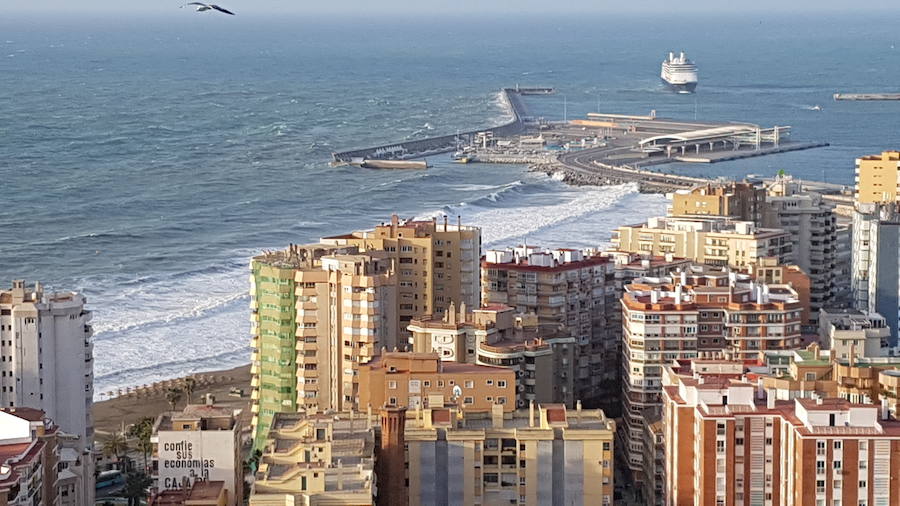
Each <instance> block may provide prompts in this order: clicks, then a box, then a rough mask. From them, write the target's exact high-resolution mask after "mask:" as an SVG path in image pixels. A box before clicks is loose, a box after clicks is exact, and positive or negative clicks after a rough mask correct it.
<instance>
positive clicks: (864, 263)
mask: <svg viewBox="0 0 900 506" xmlns="http://www.w3.org/2000/svg"><path fill="white" fill-rule="evenodd" d="M898 252H900V204H896V203H885V204H877V203H857V204H856V208H855V209H854V211H853V269H852V271H851V277H852V280H851V282H852V285H851V289H852V294H853V302H854V305H855V306H856V308H857V309H859V310H860V311H864V312H866V313H879V314H881V315H882V316H883V317H884V319H885V321H886V322H887V326H888V327H889V328H890V329H891V334H892V338H891V341H890V342H889V343H888V344H889V345H890V346H896V345H897V332H898V319H900V316H898V313H900V254H898Z"/></svg>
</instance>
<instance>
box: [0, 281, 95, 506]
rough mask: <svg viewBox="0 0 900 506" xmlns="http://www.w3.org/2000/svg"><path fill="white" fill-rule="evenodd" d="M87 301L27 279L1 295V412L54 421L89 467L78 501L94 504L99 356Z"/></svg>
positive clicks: (84, 471) (79, 489) (79, 457)
mask: <svg viewBox="0 0 900 506" xmlns="http://www.w3.org/2000/svg"><path fill="white" fill-rule="evenodd" d="M86 302H87V300H86V299H85V297H84V296H83V295H81V294H79V293H75V292H65V293H63V292H60V293H50V292H45V291H44V289H43V287H42V286H41V284H40V283H35V284H34V285H33V286H26V284H25V282H24V281H22V280H16V281H13V284H12V289H10V290H3V291H0V356H2V358H3V360H2V361H0V407H3V408H24V407H28V408H34V409H38V410H41V411H43V412H44V413H45V415H46V416H47V417H48V418H50V419H51V420H53V422H54V423H55V424H56V425H57V426H58V427H59V431H60V432H62V433H65V434H66V435H67V437H66V440H67V445H68V446H71V447H72V448H71V449H70V450H68V451H67V452H66V454H67V455H68V454H70V453H72V452H74V453H75V455H76V457H77V458H78V459H79V462H80V464H79V469H81V467H80V466H84V469H83V470H82V471H79V473H82V472H83V476H84V479H85V480H87V481H86V482H85V483H84V484H83V486H81V487H78V492H79V493H80V494H83V495H82V496H81V497H79V498H78V501H80V502H82V503H83V504H93V502H94V471H93V469H94V467H93V466H94V462H93V458H92V457H91V456H90V448H91V447H92V445H93V438H94V422H93V419H92V416H91V408H92V406H93V397H94V372H93V371H94V357H93V343H92V342H91V337H92V336H93V329H92V328H91V324H90V323H91V319H92V313H91V311H88V310H86V309H85V304H86Z"/></svg>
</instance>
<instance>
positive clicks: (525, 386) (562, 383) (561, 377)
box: [409, 304, 575, 408]
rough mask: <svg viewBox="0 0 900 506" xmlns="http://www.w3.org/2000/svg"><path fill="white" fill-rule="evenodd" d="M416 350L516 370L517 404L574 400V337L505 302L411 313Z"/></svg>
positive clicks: (413, 346)
mask: <svg viewBox="0 0 900 506" xmlns="http://www.w3.org/2000/svg"><path fill="white" fill-rule="evenodd" d="M409 330H410V332H411V333H412V337H411V338H410V341H411V344H412V349H413V351H414V352H419V353H429V352H434V353H437V354H438V355H440V357H441V360H443V361H445V362H458V363H467V364H479V365H490V366H498V367H503V368H506V369H509V370H512V371H514V372H515V373H516V377H517V378H518V381H519V384H518V386H517V389H516V390H517V393H518V399H517V401H516V404H517V406H518V407H519V408H524V407H525V406H528V404H529V403H530V402H536V403H539V404H556V403H561V404H565V405H566V406H569V407H574V406H575V389H574V386H573V385H574V382H573V380H574V377H575V338H573V337H571V336H569V335H568V334H562V335H560V333H559V331H558V330H556V329H551V328H546V327H544V328H542V327H540V326H539V325H537V317H536V316H535V315H516V314H515V310H514V309H513V308H511V307H508V306H504V305H502V304H492V305H489V306H485V307H483V308H481V309H478V310H476V311H470V312H467V311H466V309H465V306H463V307H462V308H460V311H459V313H457V312H456V311H454V310H453V305H452V304H451V306H450V310H448V311H446V312H444V314H443V315H441V316H438V317H433V316H424V317H420V318H415V319H413V321H412V323H411V324H410V326H409Z"/></svg>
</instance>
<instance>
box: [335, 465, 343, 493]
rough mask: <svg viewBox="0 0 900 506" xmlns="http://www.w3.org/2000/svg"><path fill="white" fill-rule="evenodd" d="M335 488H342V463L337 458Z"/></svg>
mask: <svg viewBox="0 0 900 506" xmlns="http://www.w3.org/2000/svg"><path fill="white" fill-rule="evenodd" d="M337 489H338V490H344V464H343V463H342V462H341V459H337Z"/></svg>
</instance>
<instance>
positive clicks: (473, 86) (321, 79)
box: [0, 7, 900, 393]
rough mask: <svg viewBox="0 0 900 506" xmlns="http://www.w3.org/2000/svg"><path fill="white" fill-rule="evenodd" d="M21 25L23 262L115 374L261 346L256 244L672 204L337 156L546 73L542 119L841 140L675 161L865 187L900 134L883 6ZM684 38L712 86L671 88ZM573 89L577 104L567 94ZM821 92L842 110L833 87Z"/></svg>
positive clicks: (229, 357) (439, 163) (4, 123)
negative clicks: (74, 303)
mask: <svg viewBox="0 0 900 506" xmlns="http://www.w3.org/2000/svg"><path fill="white" fill-rule="evenodd" d="M249 10H251V9H250V8H249V7H244V8H243V10H242V11H241V12H239V16H236V17H234V18H231V17H225V16H204V15H194V14H193V13H189V12H185V11H180V10H178V9H174V10H173V12H172V15H171V16H156V17H150V18H137V17H135V18H127V17H121V16H119V17H106V18H103V17H98V18H91V17H87V16H85V17H74V18H72V17H69V18H65V17H62V16H61V17H59V18H52V17H51V18H47V17H42V18H18V19H17V18H9V17H4V18H3V19H0V230H2V232H3V233H2V237H3V240H2V241H0V282H2V283H4V284H6V283H8V282H9V281H10V280H12V279H18V278H25V279H28V280H35V279H39V280H41V281H43V282H45V283H46V284H47V285H48V286H50V287H52V288H57V289H74V290H80V291H83V292H85V293H86V295H87V296H88V299H89V302H90V306H91V308H92V309H93V310H94V311H95V324H94V328H95V333H96V334H95V376H96V388H95V390H96V391H97V392H98V393H100V392H108V391H111V390H113V389H115V388H119V387H123V386H129V385H139V384H143V383H148V382H151V381H155V380H158V379H162V378H167V377H174V376H178V375H182V374H184V373H188V372H195V371H202V370H211V369H218V368H224V367H231V366H236V365H240V364H242V363H246V362H247V361H248V358H249V349H248V343H249V333H248V332H249V324H248V323H247V322H248V314H249V313H248V310H247V302H248V301H247V297H246V295H245V293H246V291H247V284H248V282H247V277H248V269H247V261H248V258H249V257H250V256H251V255H252V254H254V253H255V252H258V251H259V250H261V249H263V248H278V247H282V246H284V245H286V244H287V243H289V242H295V243H297V242H306V241H314V240H316V239H317V238H318V237H320V236H322V235H325V234H331V233H335V232H340V231H347V230H350V229H355V228H362V227H368V226H371V225H373V224H374V223H377V222H380V221H383V220H386V219H388V217H389V216H390V214H391V213H392V212H397V213H399V214H400V215H402V216H407V217H413V216H419V217H426V216H433V215H436V214H447V215H450V216H452V217H455V216H457V215H459V216H462V219H463V220H464V222H466V223H473V224H477V225H481V226H483V227H484V231H483V234H484V241H485V243H486V244H487V245H488V246H498V247H499V246H507V245H515V244H517V243H520V242H522V241H524V240H527V241H528V243H529V244H541V245H547V246H563V245H565V246H575V247H588V246H602V245H604V244H606V243H608V240H609V232H610V230H611V229H613V228H615V226H617V225H618V224H621V223H635V222H640V221H642V220H644V219H645V218H646V217H648V216H652V215H658V214H661V213H663V212H664V210H665V199H664V197H662V196H660V195H641V194H639V193H637V192H636V191H635V188H634V187H631V186H618V187H609V188H595V187H585V188H572V187H567V186H566V185H564V184H562V183H561V182H559V181H557V180H556V179H555V178H553V177H548V176H545V175H543V174H534V173H528V172H527V171H526V168H525V167H522V166H492V165H480V164H472V165H457V164H452V163H450V160H449V159H448V157H446V156H441V157H434V158H433V159H431V160H430V161H431V162H432V163H433V164H434V167H433V168H431V169H429V170H427V171H372V170H363V169H357V168H349V167H340V168H332V167H329V166H328V161H329V160H330V153H331V152H332V151H334V150H340V149H344V148H353V147H361V146H367V145H373V144H380V143H383V142H389V141H392V140H397V139H407V138H416V137H421V136H427V135H432V134H445V133H452V132H454V131H455V130H457V129H467V128H473V127H478V126H481V125H485V124H490V123H496V122H499V121H502V120H504V119H505V117H506V114H507V112H506V111H504V110H503V109H502V107H501V106H500V104H499V103H498V100H497V92H496V90H498V89H499V88H500V87H502V86H509V85H514V84H516V83H519V84H522V85H549V86H555V87H556V88H557V89H558V90H559V93H558V94H557V95H554V96H551V97H536V98H533V99H529V101H528V105H529V107H530V109H531V112H532V113H533V114H534V115H539V116H544V117H547V118H551V119H561V118H562V117H563V115H564V108H563V102H564V101H565V102H566V103H567V108H566V109H567V111H566V112H565V114H567V115H568V117H570V118H572V117H576V116H580V115H583V114H585V113H587V112H590V111H595V110H598V109H599V110H603V111H606V112H617V113H634V114H644V113H647V112H648V111H649V110H651V109H655V110H656V111H657V112H658V114H659V115H663V116H670V117H676V118H684V119H692V118H694V117H697V118H698V119H709V120H722V121H729V120H734V121H751V122H756V123H760V124H764V125H766V126H769V125H775V124H777V125H792V126H793V127H794V128H795V131H794V138H796V139H799V140H810V141H824V142H830V143H831V144H832V145H831V146H830V147H828V148H824V149H818V150H811V151H804V152H798V153H791V154H785V155H778V156H773V157H767V158H759V159H750V160H744V161H740V162H729V163H726V164H716V165H714V166H709V167H691V166H675V167H669V168H667V169H666V170H677V171H682V172H686V173H703V174H710V173H712V174H717V175H724V176H728V177H741V176H743V175H745V174H747V173H756V174H768V175H770V174H772V173H774V172H775V171H777V170H778V169H782V168H783V169H786V170H788V171H789V172H791V173H793V174H796V175H797V176H799V177H802V178H811V179H823V178H824V179H826V180H828V181H830V182H843V183H847V184H850V183H852V179H853V171H852V167H853V159H854V158H855V157H856V156H858V155H860V154H865V153H870V152H878V151H880V150H882V149H886V148H897V147H898V144H900V142H898V138H897V137H898V132H900V129H898V128H897V127H898V120H897V118H898V117H900V103H895V102H888V103H874V102H873V103H852V102H833V101H832V100H831V94H832V93H834V92H836V91H897V90H896V89H895V88H894V87H893V86H895V85H893V84H891V83H896V82H897V81H898V79H897V77H898V75H897V74H898V69H900V66H898V65H897V63H898V60H900V52H898V51H900V50H895V49H894V48H893V44H894V43H895V42H896V43H897V44H900V41H897V40H896V39H897V38H898V36H897V35H896V34H895V33H894V31H893V30H892V27H891V25H890V23H885V22H883V21H882V20H881V18H879V17H874V18H865V17H860V16H832V17H824V16H822V17H816V16H815V15H813V16H806V17H803V18H799V17H795V18H775V17H765V18H759V17H753V16H755V15H751V16H744V17H741V18H697V17H687V16H680V17H679V16H676V17H663V16H655V17H654V16H650V17H613V16H610V17H596V18H587V19H586V18H584V17H581V16H577V15H574V14H572V15H569V14H568V13H566V12H560V13H558V14H557V15H554V16H551V17H543V18H527V17H519V16H516V15H514V14H512V15H511V16H510V17H507V18H503V19H500V18H497V19H478V18H475V17H470V18H465V19H464V18H440V19H398V18H387V17H375V18H373V19H362V18H358V19H357V18H349V19H337V18H329V19H305V18H299V17H298V18H279V17H275V16H272V15H269V16H271V17H265V16H264V15H262V14H259V15H256V14H254V13H253V12H248V11H249ZM680 48H684V49H685V50H687V51H688V53H689V55H690V56H691V57H692V58H694V59H695V60H697V62H698V64H699V65H700V69H701V83H700V87H699V88H698V93H697V94H696V95H692V96H682V95H673V94H671V93H669V92H667V91H666V90H664V89H663V88H662V87H661V86H660V85H659V84H658V77H657V76H658V72H659V62H660V61H661V59H662V58H663V56H664V55H665V53H666V52H667V51H669V50H672V49H676V50H677V49H680ZM563 97H565V99H564V98H563ZM815 105H820V106H821V107H822V110H821V111H814V110H812V107H813V106H815Z"/></svg>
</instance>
